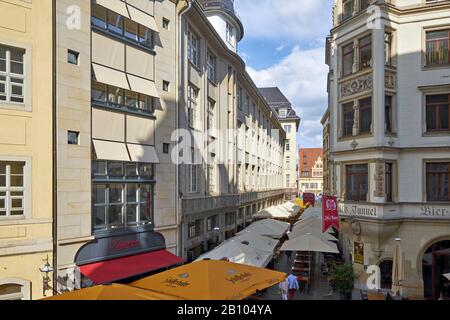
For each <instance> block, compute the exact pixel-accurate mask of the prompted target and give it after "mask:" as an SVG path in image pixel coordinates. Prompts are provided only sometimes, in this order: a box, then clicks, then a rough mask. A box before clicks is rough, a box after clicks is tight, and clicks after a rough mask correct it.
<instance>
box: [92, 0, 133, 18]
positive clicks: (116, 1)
mask: <svg viewBox="0 0 450 320" xmlns="http://www.w3.org/2000/svg"><path fill="white" fill-rule="evenodd" d="M95 2H96V3H97V4H99V5H101V6H102V7H105V8H107V9H109V10H111V11H114V12H115V13H117V14H120V15H121V16H124V17H126V18H130V15H129V13H128V10H127V5H126V4H125V2H123V1H120V0H96V1H95Z"/></svg>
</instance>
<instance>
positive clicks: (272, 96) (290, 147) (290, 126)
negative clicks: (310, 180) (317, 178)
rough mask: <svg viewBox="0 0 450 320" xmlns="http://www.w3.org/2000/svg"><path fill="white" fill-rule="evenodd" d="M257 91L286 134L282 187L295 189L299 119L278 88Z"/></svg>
mask: <svg viewBox="0 0 450 320" xmlns="http://www.w3.org/2000/svg"><path fill="white" fill-rule="evenodd" d="M259 90H260V91H261V93H262V95H263V96H264V98H265V99H266V101H267V102H268V104H269V106H270V107H271V108H272V109H273V110H274V111H275V112H276V114H277V116H278V120H279V121H280V122H281V124H282V126H283V128H284V131H285V132H286V143H285V152H284V187H285V188H288V189H297V162H296V158H297V132H298V130H299V128H300V118H299V117H298V116H297V114H296V113H295V110H294V109H293V108H292V104H291V103H290V102H289V100H288V99H287V98H286V97H285V96H284V94H283V93H282V92H281V90H280V89H279V88H277V87H274V88H260V89H259Z"/></svg>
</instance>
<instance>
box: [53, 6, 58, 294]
mask: <svg viewBox="0 0 450 320" xmlns="http://www.w3.org/2000/svg"><path fill="white" fill-rule="evenodd" d="M56 37H57V32H56V0H52V162H53V168H52V180H53V183H52V193H53V197H52V198H53V199H52V218H53V219H52V220H53V221H52V222H53V223H52V238H53V263H52V264H53V268H54V271H53V285H52V287H53V291H54V292H57V289H58V288H57V279H58V259H57V252H58V213H57V208H58V205H57V204H58V202H57V195H58V190H57V180H56V177H57V159H58V157H57V138H56V137H57V119H56V117H57V111H56V107H57V96H56V91H57V84H56V81H57V70H56V68H57V62H56V59H57V58H56V57H57V50H56V41H57V40H56Z"/></svg>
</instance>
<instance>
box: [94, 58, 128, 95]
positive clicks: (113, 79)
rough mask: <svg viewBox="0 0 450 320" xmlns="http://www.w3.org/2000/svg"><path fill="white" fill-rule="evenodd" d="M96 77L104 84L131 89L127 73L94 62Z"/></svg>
mask: <svg viewBox="0 0 450 320" xmlns="http://www.w3.org/2000/svg"><path fill="white" fill-rule="evenodd" d="M92 69H93V70H94V75H95V79H96V80H97V81H98V82H100V83H104V84H108V85H111V86H115V87H119V88H122V89H126V90H130V86H129V85H128V80H127V75H126V74H125V73H124V72H121V71H117V70H114V69H111V68H108V67H104V66H101V65H98V64H96V63H92Z"/></svg>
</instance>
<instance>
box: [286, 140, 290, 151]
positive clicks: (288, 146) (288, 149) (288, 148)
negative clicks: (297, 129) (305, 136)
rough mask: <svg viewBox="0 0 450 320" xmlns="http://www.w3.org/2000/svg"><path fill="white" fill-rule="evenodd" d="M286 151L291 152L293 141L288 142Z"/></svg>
mask: <svg viewBox="0 0 450 320" xmlns="http://www.w3.org/2000/svg"><path fill="white" fill-rule="evenodd" d="M286 151H291V141H290V140H286Z"/></svg>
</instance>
